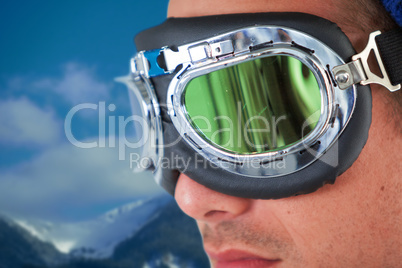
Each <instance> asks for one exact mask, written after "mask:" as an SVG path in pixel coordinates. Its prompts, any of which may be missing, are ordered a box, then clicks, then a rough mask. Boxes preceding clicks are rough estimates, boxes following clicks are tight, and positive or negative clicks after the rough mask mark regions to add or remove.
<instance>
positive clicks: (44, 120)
mask: <svg viewBox="0 0 402 268" xmlns="http://www.w3.org/2000/svg"><path fill="white" fill-rule="evenodd" d="M61 128H62V125H61V123H60V122H59V121H58V120H57V119H56V117H55V114H54V112H53V111H52V110H49V109H48V110H44V109H41V108H39V107H38V106H36V105H35V104H34V103H32V102H31V101H29V100H28V99H26V98H21V99H17V100H4V101H0V142H1V143H5V144H12V145H20V146H21V145H24V146H26V145H28V146H30V145H34V146H37V145H40V146H43V145H50V144H54V143H56V142H57V141H58V140H59V139H60V136H61Z"/></svg>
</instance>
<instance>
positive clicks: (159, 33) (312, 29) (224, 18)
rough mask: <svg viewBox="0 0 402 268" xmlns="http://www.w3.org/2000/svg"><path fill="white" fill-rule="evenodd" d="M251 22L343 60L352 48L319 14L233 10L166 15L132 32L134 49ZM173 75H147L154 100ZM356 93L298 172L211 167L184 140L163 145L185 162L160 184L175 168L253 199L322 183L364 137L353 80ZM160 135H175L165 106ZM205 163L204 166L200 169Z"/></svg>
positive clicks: (367, 118)
mask: <svg viewBox="0 0 402 268" xmlns="http://www.w3.org/2000/svg"><path fill="white" fill-rule="evenodd" d="M254 25H276V26H283V27H289V28H294V29H296V30H299V31H302V32H305V33H307V34H309V35H311V36H313V37H315V38H317V39H318V40H320V41H321V42H323V43H325V44H326V45H327V46H329V47H330V48H331V49H332V50H334V51H335V52H336V53H337V54H338V55H339V56H340V57H341V58H342V59H343V60H344V61H345V62H347V61H349V60H350V58H351V57H352V56H353V55H354V54H355V50H354V48H353V46H352V45H351V43H350V41H349V40H348V38H347V37H346V35H345V34H344V33H343V32H342V31H341V30H340V29H339V27H338V26H337V25H336V24H334V23H332V22H330V21H328V20H325V19H323V18H320V17H317V16H313V15H309V14H302V13H261V14H234V15H219V16H207V17H196V18H169V19H167V21H166V22H164V23H163V24H161V25H159V26H156V27H154V28H151V29H149V30H146V31H145V32H142V33H140V34H139V35H137V37H136V39H135V41H136V45H137V49H138V50H151V49H157V48H161V47H163V46H169V47H170V48H174V47H177V46H179V45H182V44H186V43H190V42H194V41H198V40H202V39H205V38H208V37H210V36H215V35H218V34H221V33H224V32H227V31H233V30H236V29H239V28H243V27H247V26H254ZM174 75H175V74H170V75H163V76H158V77H154V78H151V81H152V83H153V85H154V88H155V91H156V94H157V98H158V101H159V102H160V103H166V101H167V88H168V86H169V84H170V82H171V80H172V79H173V78H174ZM357 93H358V97H357V100H356V106H355V110H354V113H353V115H352V117H351V119H350V121H349V123H348V125H347V126H346V128H345V129H344V131H343V132H342V134H341V135H340V137H339V139H338V141H337V142H336V144H334V145H332V146H331V147H330V148H329V149H328V150H327V151H326V153H325V154H324V155H323V156H322V157H321V160H324V159H325V161H321V160H317V161H315V162H313V163H312V164H311V165H309V166H307V167H306V168H304V169H302V170H299V171H298V172H295V173H292V174H288V175H284V176H279V177H272V178H262V177H261V178H259V177H246V176H241V175H237V174H233V173H231V172H228V171H225V170H223V169H221V168H217V167H214V166H213V164H211V163H210V162H209V161H208V160H206V159H204V158H203V157H202V156H200V155H199V154H198V153H197V152H196V151H195V150H194V149H193V148H192V147H190V146H189V145H188V144H187V143H186V142H185V141H184V140H183V139H181V140H180V141H179V143H178V144H176V145H175V146H173V147H166V148H165V149H164V156H165V157H167V158H171V160H172V162H173V161H174V158H175V157H181V158H188V159H189V160H190V165H189V166H188V167H184V166H182V165H181V164H178V165H177V166H176V167H169V168H163V170H162V173H163V175H162V176H163V180H162V181H161V182H160V184H161V185H162V186H163V187H164V188H165V189H166V190H167V191H168V192H170V193H171V194H174V189H175V185H176V182H177V179H178V176H179V174H180V172H183V173H184V174H186V175H188V176H189V177H190V178H191V179H193V180H195V181H197V182H198V183H200V184H202V185H204V186H206V187H208V188H210V189H213V190H215V191H218V192H221V193H224V194H228V195H233V196H239V197H244V198H253V199H277V198H284V197H289V196H294V195H298V194H306V193H311V192H313V191H315V190H317V189H318V188H320V187H322V186H323V185H324V184H327V183H330V184H332V183H334V182H335V179H336V177H337V176H339V175H340V174H342V173H343V172H344V171H346V170H347V169H348V168H349V167H350V166H351V165H352V164H353V162H354V161H355V160H356V159H357V157H358V156H359V154H360V152H361V150H362V148H363V146H364V145H365V143H366V141H367V138H368V130H369V127H370V123H371V92H370V89H369V87H368V86H361V85H357ZM161 117H162V121H163V135H164V141H165V143H166V144H168V143H170V142H171V141H174V140H177V139H178V138H179V133H178V132H177V130H176V128H175V127H174V125H173V124H172V122H171V120H170V116H169V115H168V114H167V111H166V110H164V109H162V110H161ZM203 166H205V167H206V168H200V167H203Z"/></svg>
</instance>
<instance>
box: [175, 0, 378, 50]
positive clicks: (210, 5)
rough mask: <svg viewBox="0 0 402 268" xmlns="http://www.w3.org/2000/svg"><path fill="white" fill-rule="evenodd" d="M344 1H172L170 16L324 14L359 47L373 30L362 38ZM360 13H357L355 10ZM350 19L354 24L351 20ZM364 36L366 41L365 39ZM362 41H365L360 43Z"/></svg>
mask: <svg viewBox="0 0 402 268" xmlns="http://www.w3.org/2000/svg"><path fill="white" fill-rule="evenodd" d="M343 2H344V1H343V0H322V1H318V0H305V1H296V0H269V1H267V0H222V1H216V0H203V1H197V0H170V1H169V8H168V17H199V16H209V15H221V14H236V13H261V12H302V13H308V14H312V15H316V16H319V17H322V18H324V19H327V20H330V21H332V22H335V23H336V24H337V25H338V26H339V27H340V28H341V29H342V30H343V32H344V33H345V34H346V35H347V36H348V37H349V39H350V41H351V42H352V44H353V45H354V47H355V48H356V49H357V50H359V48H360V47H361V46H362V48H364V45H365V43H366V41H367V40H365V37H368V34H369V33H370V31H368V32H367V34H365V35H364V37H363V38H362V35H361V34H362V33H361V32H359V31H356V27H355V26H354V25H355V23H354V22H355V21H356V17H355V16H353V18H350V19H348V14H351V13H353V12H352V11H351V10H350V9H351V8H352V7H351V3H352V2H355V1H353V0H352V1H349V2H348V5H347V6H348V9H342V6H345V5H344V4H346V3H343ZM355 13H356V12H355ZM348 22H350V23H348ZM362 39H364V40H362ZM360 43H361V44H360Z"/></svg>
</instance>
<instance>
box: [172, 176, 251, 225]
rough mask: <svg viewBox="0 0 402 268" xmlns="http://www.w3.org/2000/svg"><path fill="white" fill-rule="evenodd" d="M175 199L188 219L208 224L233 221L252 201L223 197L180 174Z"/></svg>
mask: <svg viewBox="0 0 402 268" xmlns="http://www.w3.org/2000/svg"><path fill="white" fill-rule="evenodd" d="M175 198H176V201H177V203H178V205H179V207H180V208H181V209H182V210H183V211H184V213H186V214H187V215H189V216H190V217H192V218H194V219H196V220H198V221H208V222H209V223H213V222H219V221H224V220H231V219H234V218H236V217H238V216H240V215H242V214H244V213H246V212H247V211H248V210H250V209H251V206H252V200H251V199H246V198H240V197H234V196H229V195H225V194H222V193H219V192H216V191H214V190H211V189H209V188H207V187H205V186H203V185H201V184H199V183H197V182H196V181H194V180H192V179H190V178H189V177H188V176H186V175H184V174H181V175H180V177H179V180H178V182H177V185H176V191H175Z"/></svg>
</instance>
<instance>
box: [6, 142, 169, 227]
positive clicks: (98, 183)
mask: <svg viewBox="0 0 402 268" xmlns="http://www.w3.org/2000/svg"><path fill="white" fill-rule="evenodd" d="M0 177H1V180H0V211H5V212H8V213H12V214H15V215H20V216H24V217H27V216H35V217H41V218H44V219H57V218H59V219H62V218H63V217H66V216H65V215H63V213H65V212H66V211H67V212H71V211H75V212H77V214H81V215H82V214H83V212H85V211H91V209H93V208H94V207H96V206H97V205H98V206H99V204H107V203H108V202H109V203H113V202H117V201H118V200H133V199H134V198H135V197H139V196H146V195H150V194H156V193H160V192H161V191H162V190H161V189H160V188H159V187H158V186H157V185H156V184H155V182H154V181H153V178H152V175H151V174H150V173H133V172H132V170H131V169H130V167H129V163H128V161H119V160H118V153H117V150H116V149H112V148H94V149H80V148H77V147H74V146H73V145H71V144H63V145H60V146H58V147H56V148H52V149H49V150H47V151H45V152H44V153H43V154H42V155H40V156H39V157H37V158H35V159H33V160H32V161H30V162H27V163H24V164H20V165H18V166H14V167H12V168H10V169H9V170H7V171H3V172H2V174H1V173H0ZM70 214H71V213H70Z"/></svg>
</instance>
